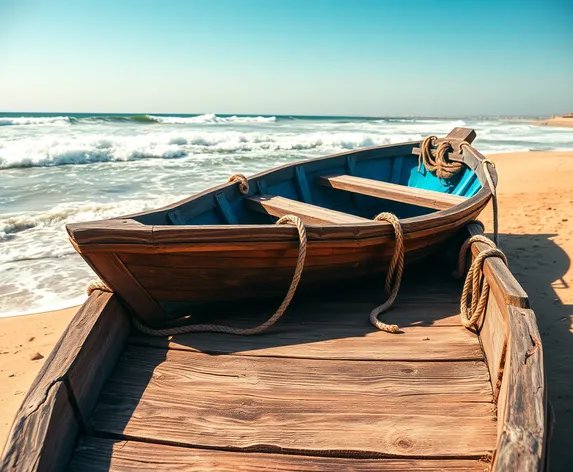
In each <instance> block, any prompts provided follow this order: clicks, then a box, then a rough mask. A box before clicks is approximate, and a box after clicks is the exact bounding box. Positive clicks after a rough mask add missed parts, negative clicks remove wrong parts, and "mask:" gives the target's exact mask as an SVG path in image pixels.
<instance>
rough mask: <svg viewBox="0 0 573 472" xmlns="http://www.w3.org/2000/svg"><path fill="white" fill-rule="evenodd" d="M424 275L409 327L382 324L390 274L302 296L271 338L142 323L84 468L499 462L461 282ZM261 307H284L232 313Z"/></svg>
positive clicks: (436, 466)
mask: <svg viewBox="0 0 573 472" xmlns="http://www.w3.org/2000/svg"><path fill="white" fill-rule="evenodd" d="M413 272H415V269H412V270H409V277H407V279H406V280H405V281H404V283H403V288H402V291H401V293H400V296H399V298H398V301H397V303H396V307H395V308H394V309H392V310H390V311H389V312H388V313H387V314H386V315H384V319H385V321H388V322H392V323H397V324H398V325H399V326H400V327H401V328H402V332H401V333H400V334H389V333H385V332H381V331H378V330H377V329H376V328H375V327H373V326H371V325H370V323H369V321H368V313H369V311H370V310H371V309H372V308H373V307H374V306H376V305H377V304H378V303H379V302H380V301H381V299H382V298H383V295H382V285H383V281H382V280H380V281H377V284H376V286H372V287H368V288H362V289H355V290H344V291H340V290H336V291H330V292H324V293H322V294H318V295H317V296H316V297H314V298H313V299H311V300H304V301H300V302H297V301H295V302H294V303H293V306H292V307H291V308H290V309H289V310H288V312H287V314H286V315H285V316H284V317H283V318H282V319H281V321H280V322H279V323H278V324H277V325H275V326H274V327H273V328H272V329H271V330H270V331H269V332H268V333H266V334H262V335H258V336H252V337H241V336H231V335H224V334H211V333H201V334H189V335H180V336H175V337H173V338H172V339H171V340H168V339H166V338H151V337H147V336H144V335H141V334H138V333H132V334H131V336H130V338H129V340H128V344H127V347H126V348H125V349H124V351H123V354H122V355H121V357H120V359H119V361H118V363H117V365H116V366H115V368H114V370H113V372H112V375H111V376H110V378H109V380H108V381H107V383H106V384H105V386H104V388H103V391H102V393H101V395H100V396H99V398H98V400H97V404H96V407H95V409H94V411H93V413H92V414H91V418H90V420H89V423H88V424H87V425H86V426H85V431H84V434H83V435H82V436H81V438H80V440H79V444H78V447H77V448H76V451H75V453H74V455H73V457H72V461H71V470H72V471H78V472H79V471H82V472H84V471H85V472H96V471H98V472H99V471H107V470H111V471H114V472H128V471H139V470H158V471H168V470H169V471H171V470H177V471H185V472H191V471H193V472H196V471H210V470H228V471H235V470H242V471H255V470H257V471H259V470H263V469H264V470H267V469H269V470H283V471H294V470H313V471H329V470H360V471H362V470H373V469H377V470H426V471H430V470H458V469H459V470H480V471H481V470H488V468H489V466H490V464H489V458H490V455H491V453H492V452H493V451H494V449H495V448H496V440H497V422H496V408H495V403H494V400H493V396H492V387H491V383H490V376H489V372H488V368H487V366H486V364H485V362H484V357H483V353H482V350H481V348H480V344H479V339H478V337H477V335H475V334H474V333H472V332H471V331H469V330H467V329H465V328H463V327H462V326H461V323H460V320H459V297H460V293H461V287H460V284H459V283H457V282H456V281H454V280H453V279H452V278H451V276H450V275H449V274H446V273H440V274H441V275H437V276H436V275H435V273H433V275H432V277H431V278H428V277H426V278H425V280H424V278H423V277H416V275H415V274H414V273H413ZM427 273H428V272H427V271H426V274H427ZM247 308H248V310H247ZM249 310H250V311H253V310H255V311H256V312H257V314H258V315H260V317H261V319H263V318H264V317H265V316H268V313H269V312H272V310H273V305H269V306H258V307H243V308H238V307H233V308H230V309H229V311H228V312H227V316H226V317H223V319H224V320H225V321H226V322H228V323H233V324H235V325H245V326H246V325H253V324H254V323H255V322H256V320H254V319H253V317H249V316H247V311H249ZM231 312H232V313H231Z"/></svg>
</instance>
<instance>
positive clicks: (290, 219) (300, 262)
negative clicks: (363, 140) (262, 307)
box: [87, 215, 307, 336]
mask: <svg viewBox="0 0 573 472" xmlns="http://www.w3.org/2000/svg"><path fill="white" fill-rule="evenodd" d="M287 223H292V224H294V225H295V226H296V228H297V230H298V237H299V249H298V259H297V261H296V267H295V271H294V275H293V278H292V281H291V283H290V287H289V289H288V292H287V294H286V295H285V298H284V299H283V301H282V303H281V304H280V306H279V307H278V309H277V311H275V313H274V314H273V315H272V316H271V317H270V318H269V319H268V320H267V321H265V322H264V323H261V324H259V325H257V326H255V327H253V328H235V327H233V326H225V325H218V324H200V325H185V326H178V327H174V328H165V329H154V328H150V327H149V326H146V325H144V324H142V323H141V321H139V320H138V319H137V318H135V317H134V318H133V324H134V325H135V327H136V328H137V329H138V330H139V331H141V332H142V333H145V334H148V335H150V336H173V335H175V334H184V333H199V332H212V333H227V334H238V335H242V336H246V335H252V334H259V333H262V332H263V331H266V330H267V329H269V328H270V327H271V326H272V325H274V324H275V323H276V322H277V321H278V320H279V319H280V318H281V316H283V314H284V313H285V311H286V309H287V308H288V306H289V304H290V302H291V300H292V298H293V297H294V294H295V292H296V289H297V287H298V284H299V282H300V278H301V276H302V270H303V268H304V261H305V258H306V245H307V237H306V229H305V227H304V224H303V222H302V220H301V219H300V218H299V217H298V216H294V215H285V216H283V217H282V218H280V219H279V220H278V221H277V224H278V225H282V224H287ZM94 290H103V291H107V292H111V289H110V288H109V287H107V285H105V284H104V283H103V282H101V281H97V282H92V283H91V284H90V285H89V286H88V289H87V292H88V295H90V294H91V293H92V292H93V291H94Z"/></svg>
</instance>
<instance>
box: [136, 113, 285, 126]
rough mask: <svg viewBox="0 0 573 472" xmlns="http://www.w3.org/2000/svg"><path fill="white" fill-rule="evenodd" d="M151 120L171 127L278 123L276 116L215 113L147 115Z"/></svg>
mask: <svg viewBox="0 0 573 472" xmlns="http://www.w3.org/2000/svg"><path fill="white" fill-rule="evenodd" d="M147 116H148V118H149V119H151V120H153V121H157V122H158V123H165V124H170V125H187V124H194V123H196V124H197V123H200V124H229V123H233V124H240V123H274V122H275V121H277V119H276V117H275V116H226V117H224V116H217V115H215V114H214V113H207V114H205V115H199V116H192V117H184V116H155V115H147Z"/></svg>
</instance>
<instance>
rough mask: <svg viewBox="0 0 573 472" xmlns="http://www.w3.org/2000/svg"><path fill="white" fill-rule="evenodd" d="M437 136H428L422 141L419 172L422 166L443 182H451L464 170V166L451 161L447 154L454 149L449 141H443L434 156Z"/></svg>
mask: <svg viewBox="0 0 573 472" xmlns="http://www.w3.org/2000/svg"><path fill="white" fill-rule="evenodd" d="M436 139H438V137H437V136H428V137H426V138H425V139H424V141H422V145H421V146H420V157H418V172H420V171H421V170H422V164H423V165H424V167H425V168H426V169H428V171H430V172H431V173H432V174H435V175H436V177H438V178H439V179H442V180H449V179H451V178H452V177H454V176H455V175H456V174H457V173H458V172H460V171H461V170H462V169H463V164H462V163H461V162H458V161H450V160H449V159H448V158H447V153H448V151H449V150H450V149H452V145H451V143H450V142H449V141H442V142H441V143H440V144H439V145H438V147H437V149H436V155H435V157H434V155H433V154H432V146H433V145H435V143H436Z"/></svg>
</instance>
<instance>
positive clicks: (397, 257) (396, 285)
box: [370, 212, 404, 333]
mask: <svg viewBox="0 0 573 472" xmlns="http://www.w3.org/2000/svg"><path fill="white" fill-rule="evenodd" d="M374 221H387V222H388V223H390V224H391V225H392V227H393V228H394V234H395V236H396V244H395V246H394V254H392V259H391V261H390V267H389V268H388V274H387V275H386V284H385V287H384V291H385V294H386V296H387V297H388V298H387V299H386V301H385V302H384V303H382V305H380V306H377V307H376V308H374V310H372V311H371V312H370V322H371V323H372V324H373V325H374V326H376V327H377V328H378V329H380V330H382V331H387V332H389V333H397V332H398V331H399V330H400V328H399V327H398V325H395V324H393V325H389V324H386V323H383V322H382V321H380V320H379V319H378V315H380V314H381V313H384V312H385V311H386V310H388V308H390V307H391V306H392V304H393V303H394V300H396V297H397V296H398V292H399V291H400V282H401V281H402V274H403V273H404V233H403V231H402V225H401V224H400V220H399V219H398V218H397V217H396V215H394V214H392V213H387V212H385V213H380V214H379V215H377V216H376V217H375V218H374Z"/></svg>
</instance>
